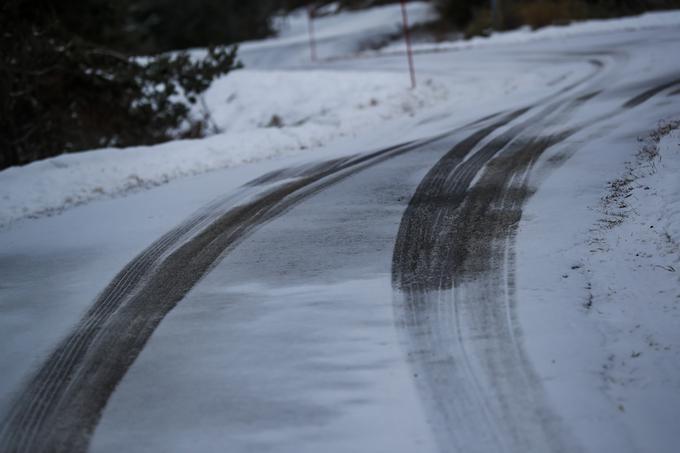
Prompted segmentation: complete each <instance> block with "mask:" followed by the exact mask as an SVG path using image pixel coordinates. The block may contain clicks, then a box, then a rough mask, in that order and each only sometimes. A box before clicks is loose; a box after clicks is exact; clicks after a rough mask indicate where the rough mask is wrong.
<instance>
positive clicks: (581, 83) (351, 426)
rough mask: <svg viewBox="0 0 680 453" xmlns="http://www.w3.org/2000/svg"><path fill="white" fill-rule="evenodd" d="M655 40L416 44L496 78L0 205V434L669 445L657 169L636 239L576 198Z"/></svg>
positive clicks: (670, 332) (47, 447) (285, 447)
mask: <svg viewBox="0 0 680 453" xmlns="http://www.w3.org/2000/svg"><path fill="white" fill-rule="evenodd" d="M331 37H332V36H329V39H331ZM287 46H288V44H285V43H283V44H282V45H281V48H279V49H274V51H277V52H278V54H277V55H278V56H279V57H280V56H281V55H282V54H284V53H285V52H284V51H283V49H285V48H287ZM265 47H266V46H265ZM678 48H680V28H678V27H668V26H667V27H661V28H658V29H653V30H638V31H629V32H610V33H602V34H599V35H589V36H585V37H576V36H573V37H569V38H568V39H566V38H565V39H564V40H559V41H550V42H533V43H522V44H516V45H504V46H502V47H498V48H495V47H493V46H486V47H484V48H480V49H468V50H461V51H457V52H453V53H446V52H437V53H432V54H428V53H424V54H421V55H419V56H418V59H417V61H416V63H417V65H418V68H419V73H420V74H421V77H427V75H431V76H437V77H446V76H447V75H451V76H452V77H453V75H454V74H455V75H456V77H457V78H458V79H459V80H463V81H462V82H461V84H462V86H461V89H462V90H463V91H464V90H465V86H466V85H465V82H464V81H465V80H466V79H467V80H468V81H469V84H470V86H474V87H475V88H478V87H479V86H480V81H481V82H483V83H487V84H489V86H488V90H489V91H490V92H494V93H498V94H497V95H496V96H494V97H493V98H489V97H484V96H481V95H480V96H476V95H475V93H476V92H473V94H472V95H470V96H469V97H468V98H466V99H465V100H464V102H457V103H449V104H447V105H445V106H441V107H437V108H436V109H430V110H426V111H423V112H420V113H419V114H414V115H413V116H406V117H404V118H402V119H400V120H398V121H394V122H390V123H384V124H382V125H381V126H380V127H376V128H375V130H372V131H367V132H366V133H365V134H364V135H361V136H357V137H345V138H344V139H341V140H337V141H334V142H332V143H331V144H329V145H327V146H325V147H323V148H320V149H319V150H318V152H316V153H313V154H312V153H310V154H305V155H297V156H294V157H287V158H279V159H272V160H269V161H265V162H260V163H256V164H251V165H243V166H241V167H239V168H233V169H224V170H219V171H214V172H212V173H209V174H205V175H200V176H193V177H189V178H184V179H179V180H176V181H172V182H170V183H168V184H166V185H164V186H161V187H156V188H154V189H151V190H147V191H140V192H138V193H135V194H132V195H129V196H127V197H125V198H117V199H111V200H104V201H98V202H95V203H92V204H89V205H85V206H80V207H76V208H73V209H71V210H68V211H66V212H64V213H62V214H60V215H57V216H53V217H47V218H40V219H24V220H21V221H18V222H16V223H14V224H12V225H11V226H9V227H7V228H5V229H3V230H2V231H0V275H2V280H1V281H0V313H1V314H2V316H1V317H0V335H1V337H0V340H1V343H0V344H2V346H0V369H1V370H2V380H1V381H0V417H1V418H0V419H1V420H2V426H1V428H0V450H1V451H3V452H5V451H7V452H84V451H92V452H119V451H130V452H157V451H162V452H214V451H229V452H247V451H258V452H265V451H273V452H319V451H323V452H348V451H352V452H367V453H369V452H370V453H374V452H414V451H418V452H466V453H468V452H503V451H504V452H602V451H617V452H644V451H655V452H669V453H670V452H674V451H676V448H677V445H678V443H679V442H680V437H679V434H678V431H677V428H676V421H677V420H678V417H680V365H679V363H680V362H679V359H680V357H679V356H678V354H679V352H680V338H679V336H680V334H678V332H680V329H677V326H678V321H680V315H679V313H678V310H677V308H678V304H679V303H680V302H679V301H680V288H679V286H680V285H678V280H677V278H678V277H677V273H676V272H677V271H678V270H680V266H678V263H677V261H678V260H677V253H678V249H677V247H676V248H673V247H675V246H674V245H673V244H676V245H677V244H678V243H680V242H678V240H680V238H678V237H677V235H678V229H677V227H676V226H674V224H673V222H672V219H677V212H676V211H677V209H678V208H679V207H680V202H678V192H679V191H678V190H677V189H678V187H677V184H675V185H674V183H673V181H672V179H673V178H672V175H673V174H674V173H673V172H674V170H660V171H659V173H658V176H656V178H657V179H654V178H655V176H654V175H655V174H656V173H650V174H645V175H644V176H640V178H642V179H640V181H641V182H640V183H639V184H640V186H641V188H640V191H643V190H644V187H648V188H650V187H651V189H650V190H658V193H659V194H660V197H662V198H661V199H662V200H663V203H664V204H663V206H665V207H666V208H663V209H662V208H656V209H655V208H654V207H653V205H652V204H651V203H646V204H645V206H646V208H645V209H646V210H643V206H639V209H638V211H639V212H642V213H643V215H644V216H645V217H629V218H631V219H636V220H635V222H638V223H640V224H642V227H643V228H645V234H646V235H647V236H641V237H642V239H641V242H639V243H638V242H634V243H630V244H629V242H628V239H627V238H629V237H637V236H638V233H637V229H636V227H635V226H634V225H635V223H634V222H633V221H629V223H625V220H624V221H622V222H619V223H616V222H613V223H612V224H609V223H607V224H606V225H605V226H604V227H603V226H602V222H601V220H602V219H600V217H601V216H602V215H604V214H602V213H601V212H599V211H598V209H599V206H600V205H599V203H600V198H601V197H602V196H605V195H606V192H607V190H608V189H607V188H608V187H610V186H611V184H610V186H608V185H607V182H608V181H612V180H615V179H616V178H619V177H621V175H622V174H625V172H626V171H638V170H635V169H633V170H631V168H632V167H631V165H633V164H631V162H632V161H634V160H635V156H636V153H637V152H638V151H639V150H640V146H641V145H640V144H639V143H638V141H637V139H636V138H637V137H638V136H647V135H649V134H650V133H651V132H652V131H654V130H655V129H656V128H657V127H658V122H659V120H661V119H669V118H677V117H678V116H680V60H679V59H678V58H677V49H678ZM263 49H264V48H258V49H257V57H258V58H259V59H262V61H265V60H266V61H267V65H269V64H270V63H271V61H273V60H272V59H269V58H265V56H266V55H269V56H272V55H273V54H266V53H265V50H263ZM245 51H246V57H247V48H246V50H245ZM295 55H297V54H295ZM272 58H273V57H272ZM288 64H290V65H293V66H294V65H295V64H296V63H295V60H294V59H293V60H291V61H290V62H289V63H288ZM403 65H404V61H403V58H402V57H397V56H383V57H380V58H372V59H369V58H363V59H361V60H357V61H352V60H338V61H335V62H333V63H329V62H326V63H324V67H330V68H332V69H335V70H352V71H353V73H356V72H357V71H369V70H380V71H395V72H396V71H402V70H403ZM405 77H406V76H405ZM483 83H482V86H483ZM669 137H671V139H662V146H661V145H660V147H661V148H663V150H664V151H663V153H664V154H663V156H666V157H665V158H666V159H670V162H677V160H678V159H680V153H677V150H676V148H675V145H674V142H673V141H672V140H677V139H678V135H677V133H674V135H670V136H669ZM669 140H671V141H669ZM678 146H680V145H678ZM674 153H675V154H674ZM676 154H677V155H676ZM673 159H675V160H673ZM659 165H661V164H659ZM674 165H675V164H674ZM669 168H671V169H674V168H680V167H678V166H677V165H676V166H671V167H669ZM627 169H628V170H627ZM644 178H647V179H644ZM659 178H662V179H659ZM631 181H633V179H631ZM657 183H658V187H657V186H655V184H657ZM629 184H632V182H629ZM642 186H644V187H642ZM631 190H632V189H631ZM641 193H642V192H641ZM622 196H623V197H625V194H624V195H622ZM631 198H632V197H631ZM636 198H637V199H639V200H644V198H642V195H640V196H639V197H637V196H636ZM625 199H626V200H628V198H625ZM629 202H630V203H633V201H632V200H630V201H629ZM621 203H623V201H621ZM626 203H628V202H626ZM617 206H621V204H618V203H617ZM621 209H623V208H621ZM665 211H669V212H665ZM636 212H637V211H636ZM639 212H637V215H638V216H639V215H640V214H639ZM634 214H635V213H629V214H627V215H628V216H634ZM665 215H669V216H671V217H668V219H670V220H668V219H666V220H668V221H667V222H666V223H664V218H665V217H664V216H665ZM652 217H653V220H654V224H653V225H652V226H655V225H666V226H667V228H666V230H665V231H666V233H667V236H668V239H667V241H666V242H667V243H668V244H670V245H667V246H664V247H665V248H663V249H662V250H661V249H657V248H655V245H654V244H655V242H654V241H655V240H656V239H657V236H650V234H651V233H649V230H651V229H653V228H650V225H648V223H650V222H648V220H650V219H651V218H652ZM605 220H606V219H605ZM598 222H600V223H598ZM621 224H622V225H624V226H623V227H622V228H623V229H620V230H616V229H614V228H615V227H617V226H619V225H621ZM594 225H600V227H599V228H600V229H598V228H596V227H595V226H594ZM617 232H618V233H617ZM617 234H618V236H617ZM659 237H660V236H659ZM664 237H665V236H664ZM606 241H609V242H610V243H609V245H608V246H607V247H604V246H603V245H602V244H604V243H605V242H606ZM612 241H619V242H618V243H616V244H611V242H612ZM626 244H628V245H626ZM650 244H651V245H650ZM617 247H618V249H619V250H620V251H621V253H620V256H619V255H617V254H616V253H614V252H612V251H611V249H616V248H617ZM638 249H639V250H640V251H641V252H643V253H644V254H645V259H649V260H651V261H649V262H644V263H643V262H638V261H636V260H637V259H638V258H639V255H640V253H638V257H637V258H636V257H635V255H634V253H636V252H635V250H638ZM607 253H609V255H608V254H607ZM647 255H651V256H652V257H653V259H652V258H649V257H648V256H647ZM609 259H616V260H619V261H617V263H618V262H620V263H626V264H625V265H623V264H622V265H612V264H611V263H610V264H607V263H608V260H609ZM640 259H641V258H640ZM636 266H637V267H636ZM656 266H658V267H656ZM638 272H643V274H641V275H646V276H649V278H650V279H651V278H654V280H653V281H654V285H651V286H645V282H644V281H643V282H639V284H636V280H635V276H636V275H638V274H636V273H638ZM617 273H619V274H618V275H617ZM648 281H650V280H648ZM642 297H644V298H647V299H648V300H645V301H644V302H645V304H646V305H645V309H644V310H641V309H640V305H639V304H640V298H642ZM655 301H658V302H659V303H656V304H655V303H653V302H655ZM650 302H651V303H650ZM635 326H637V327H635Z"/></svg>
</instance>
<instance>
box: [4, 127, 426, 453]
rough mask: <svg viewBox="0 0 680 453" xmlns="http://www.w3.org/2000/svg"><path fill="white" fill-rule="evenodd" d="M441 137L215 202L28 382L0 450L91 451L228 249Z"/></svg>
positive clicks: (126, 277)
mask: <svg viewBox="0 0 680 453" xmlns="http://www.w3.org/2000/svg"><path fill="white" fill-rule="evenodd" d="M435 139H439V137H437V138H435ZM432 141H434V139H433V140H424V141H420V142H417V143H407V144H404V145H400V146H396V147H392V148H388V149H385V150H381V151H377V152H374V153H371V154H368V155H364V156H360V157H355V158H351V159H349V160H342V161H338V160H334V161H329V162H328V163H327V164H326V165H319V166H313V167H310V168H309V169H307V170H309V171H302V172H298V173H299V174H301V175H302V176H300V177H298V178H297V179H294V180H292V181H288V182H286V183H283V184H280V185H278V186H276V187H274V188H272V189H270V190H268V191H265V192H264V193H263V194H262V195H261V196H259V197H256V198H255V199H253V200H251V201H248V202H246V203H244V204H241V205H239V206H236V207H232V208H231V209H227V208H226V206H228V205H229V203H227V202H225V201H218V202H216V203H213V204H212V205H210V206H209V207H208V208H206V209H204V210H202V211H201V212H200V213H199V214H198V215H196V216H195V217H194V218H192V219H190V220H188V221H187V222H185V223H183V224H182V225H180V226H179V227H177V228H175V229H174V230H172V231H171V232H169V233H167V234H166V235H164V236H163V237H162V238H161V239H159V240H158V241H156V242H155V243H154V244H152V245H151V246H150V247H149V248H148V249H146V250H145V251H144V252H142V253H141V254H140V255H139V256H138V257H137V258H135V259H134V260H133V261H131V262H130V263H129V264H128V265H127V266H126V267H125V268H124V269H123V270H122V271H121V272H120V273H119V274H118V275H117V276H116V277H115V278H114V280H113V281H112V282H111V283H110V284H109V285H108V286H107V287H106V289H105V290H104V291H103V292H102V293H101V295H100V296H99V297H98V299H97V300H96V301H95V303H94V305H93V306H92V308H91V309H90V310H88V312H87V313H86V314H85V315H84V316H83V318H82V319H81V321H80V322H79V323H78V325H77V326H76V327H75V329H74V331H73V332H72V333H71V334H70V335H69V336H68V337H66V338H65V339H64V340H63V341H62V342H61V344H60V345H59V346H58V347H57V348H56V349H55V351H54V352H53V353H52V354H51V355H50V356H49V357H48V359H47V360H46V362H45V363H44V364H43V365H42V366H41V367H40V369H38V371H37V373H36V374H35V375H34V377H33V378H32V379H31V380H30V381H29V382H28V384H27V385H26V387H25V388H24V389H23V392H22V393H21V394H20V395H19V396H18V399H17V400H16V402H15V404H14V406H13V407H12V409H11V410H10V412H9V414H8V415H7V417H6V419H5V420H4V421H3V428H2V431H1V432H0V450H1V451H3V452H8V453H9V452H84V451H86V450H87V447H88V444H89V438H90V436H91V434H92V432H93V430H94V428H95V427H96V425H97V423H98V421H99V418H100V415H101V412H102V411H103V409H104V407H105V406H106V403H107V401H108V399H109V397H110V396H111V394H112V393H113V391H114V389H115V388H116V386H117V384H118V383H119V382H120V380H121V379H122V378H123V376H124V375H125V373H126V372H127V370H128V369H129V367H130V366H131V365H132V363H133V362H134V361H135V359H136V358H137V356H138V355H139V353H140V352H141V350H142V349H143V347H144V345H145V344H146V342H147V341H148V339H149V338H150V336H151V334H152V333H153V331H154V330H155V329H156V327H157V326H158V325H159V323H160V322H161V321H162V319H163V318H164V317H165V315H167V313H168V312H169V311H170V310H172V308H174V307H175V306H176V304H177V303H178V302H179V301H180V300H181V299H182V298H183V297H184V295H185V294H186V293H187V292H188V291H189V290H190V289H191V288H192V287H193V286H194V285H195V284H196V283H197V282H198V281H199V280H200V279H201V278H202V276H203V275H205V274H206V273H207V272H208V271H209V270H210V269H211V267H212V266H213V265H214V264H215V263H216V261H217V260H219V259H220V257H221V256H223V254H224V253H226V252H228V251H229V250H230V249H232V248H233V247H235V246H236V245H237V244H238V243H239V242H240V241H242V240H243V239H245V238H246V237H247V236H248V235H249V234H251V233H252V232H253V231H255V230H256V229H257V228H258V227H259V226H261V225H263V224H264V223H266V222H268V221H270V220H272V219H274V218H276V217H278V216H280V215H282V214H284V213H285V212H287V211H288V210H289V209H291V208H292V207H294V206H295V205H296V204H298V203H300V202H301V201H303V200H304V199H306V198H308V197H310V196H312V195H314V194H315V193H318V192H319V191H321V190H324V189H325V188H327V187H329V186H331V185H333V184H335V183H337V182H339V181H341V180H343V179H345V178H347V177H349V176H351V175H352V174H354V173H356V172H358V171H361V170H363V169H365V168H368V167H369V166H372V165H376V164H378V163H380V162H383V161H385V160H387V159H390V158H393V157H396V156H398V155H400V154H403V153H405V152H408V151H411V150H413V149H416V148H419V147H421V146H425V145H426V144H428V143H431V142H432ZM298 173H296V174H298ZM274 179H276V178H274ZM231 198H232V197H230V199H231ZM232 201H233V200H232ZM225 210H226V212H225Z"/></svg>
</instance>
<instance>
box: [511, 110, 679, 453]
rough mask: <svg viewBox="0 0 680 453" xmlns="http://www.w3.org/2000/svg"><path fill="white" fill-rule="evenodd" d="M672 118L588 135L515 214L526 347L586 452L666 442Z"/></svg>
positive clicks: (673, 279) (672, 302)
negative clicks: (650, 128)
mask: <svg viewBox="0 0 680 453" xmlns="http://www.w3.org/2000/svg"><path fill="white" fill-rule="evenodd" d="M658 110H660V111H661V112H663V110H664V109H663V108H660V109H658ZM653 111H654V110H653V109H652V110H650V113H649V115H650V116H645V115H642V118H641V119H640V121H648V120H649V119H650V118H651V117H652V116H653V115H654V113H653ZM656 115H657V116H659V115H663V113H657V114H656ZM670 117H671V118H677V114H673V115H671V116H670ZM629 124H634V123H629ZM678 126H680V122H678V121H668V122H663V123H661V124H660V125H659V127H658V129H657V130H655V131H654V132H653V133H652V134H651V135H649V137H647V138H644V139H642V140H641V142H640V143H635V142H633V141H632V140H630V138H626V139H623V140H618V141H614V142H612V141H611V138H610V139H606V138H604V139H601V140H598V139H595V141H594V142H593V143H590V144H587V145H585V148H584V149H583V150H582V151H580V152H579V153H578V154H577V155H576V156H574V157H573V158H572V159H570V160H569V162H567V163H565V164H564V166H563V168H562V171H559V172H557V173H555V174H553V175H552V177H551V178H549V179H548V180H547V181H544V183H543V184H542V185H541V189H540V190H539V191H538V192H537V194H536V195H535V196H534V197H533V199H532V200H531V201H530V202H529V204H528V205H527V207H526V208H525V210H524V213H523V215H522V224H521V228H520V233H519V236H518V244H519V245H518V258H517V262H518V285H517V287H518V288H520V290H519V294H520V297H521V299H520V300H522V305H521V307H520V317H521V319H522V322H523V327H524V333H525V335H527V337H528V338H529V337H530V338H532V339H533V341H531V342H530V343H527V348H528V350H529V353H530V356H531V357H532V361H533V362H534V363H535V366H536V368H537V369H538V370H539V371H540V373H541V377H542V379H543V380H544V382H545V385H546V389H547V392H548V394H549V395H550V396H551V398H552V399H553V401H554V404H555V405H556V406H557V407H559V408H560V410H561V411H562V415H563V417H564V418H565V419H567V420H572V421H573V426H574V429H575V431H576V432H578V433H579V436H581V437H582V438H583V439H584V441H585V442H586V444H587V445H589V446H590V448H591V449H592V451H655V452H657V451H658V452H666V451H668V452H671V451H675V450H674V448H675V447H676V446H677V429H675V427H674V426H673V424H674V423H675V420H677V408H678V407H680V392H679V391H678V389H680V375H679V374H678V370H677V368H678V363H680V332H679V331H678V322H679V321H680V178H678V174H679V173H680V130H678V129H675V130H671V129H672V128H673V127H676V128H677V127H678ZM617 169H618V170H617ZM574 181H577V183H576V184H574ZM595 414H599V415H595ZM643 442H644V443H643Z"/></svg>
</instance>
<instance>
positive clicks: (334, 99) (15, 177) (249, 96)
mask: <svg viewBox="0 0 680 453" xmlns="http://www.w3.org/2000/svg"><path fill="white" fill-rule="evenodd" d="M447 96H448V92H447V90H446V88H445V87H444V86H443V85H441V84H439V83H435V82H432V81H430V82H429V83H424V84H422V85H421V86H419V87H418V89H417V90H415V91H411V90H410V89H408V81H407V80H406V79H405V78H404V76H403V75H402V74H397V75H395V74H389V73H370V72H361V73H351V72H331V71H306V72H295V71H272V72H265V71H249V70H241V71H236V72H232V73H230V74H229V75H228V76H226V77H224V78H222V79H219V80H217V81H216V82H215V83H214V84H213V86H212V87H211V88H210V89H209V90H208V92H207V93H206V96H205V101H206V105H207V107H208V109H209V110H210V111H211V112H212V116H213V118H214V121H215V123H216V125H217V127H218V128H219V130H220V131H221V133H219V134H217V135H213V136H210V137H207V138H204V139H197V140H180V141H173V142H169V143H164V144H160V145H155V146H144V147H132V148H125V149H115V148H108V149H101V150H95V151H87V152H82V153H75V154H67V155H62V156H59V157H55V158H51V159H46V160H42V161H39V162H34V163H31V164H29V165H25V166H22V167H14V168H9V169H6V170H4V171H2V172H0V187H1V188H2V191H1V192H2V195H1V196H0V226H1V225H6V224H8V223H10V222H12V221H14V220H17V219H19V218H22V217H30V216H37V215H43V214H48V213H51V212H57V211H60V210H62V209H64V208H66V207H69V206H73V205H77V204H81V203H84V202H87V201H90V200H93V199H97V198H102V197H110V196H115V195H119V194H122V193H125V192H127V191H130V190H135V189H141V188H146V187H151V186H155V185H159V184H163V183H166V182H168V181H170V180H173V179H175V178H178V177H180V176H187V175H195V174H199V173H203V172H206V171H210V170H214V169H219V168H226V167H231V166H234V165H239V164H243V163H247V162H255V161H259V160H263V159H269V158H273V157H276V156H279V155H283V154H292V153H297V152H300V151H302V150H307V149H312V148H316V147H319V146H321V145H322V144H324V143H327V142H328V141H330V140H332V139H333V138H337V137H340V136H343V135H348V134H355V133H361V131H365V130H366V129H367V128H371V127H373V126H375V125H376V124H379V123H380V122H383V121H386V120H389V119H391V118H395V117H398V116H403V115H406V114H413V113H414V112H416V111H418V110H419V109H422V108H425V107H427V106H430V105H433V104H435V103H437V102H443V101H445V100H446V99H447Z"/></svg>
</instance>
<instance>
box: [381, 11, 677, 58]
mask: <svg viewBox="0 0 680 453" xmlns="http://www.w3.org/2000/svg"><path fill="white" fill-rule="evenodd" d="M662 27H680V11H666V12H656V13H646V14H642V15H640V16H634V17H624V18H620V19H604V20H587V21H582V22H575V23H572V24H569V25H561V26H557V25H556V26H549V27H543V28H540V29H537V30H531V28H530V27H522V28H520V29H518V30H513V31H507V32H500V33H493V34H492V35H491V36H488V37H474V38H472V39H469V40H461V41H442V42H438V43H418V44H414V45H413V50H414V52H437V51H453V50H464V49H472V48H479V47H485V46H496V45H503V44H521V43H526V42H533V41H542V40H555V39H564V38H568V37H572V36H583V35H588V34H599V33H610V32H618V31H635V30H645V29H653V28H662ZM401 52H405V46H404V44H403V43H402V42H394V43H392V44H390V45H389V46H385V47H383V48H382V49H380V50H379V51H377V52H375V53H379V54H391V53H401ZM371 53H373V52H371Z"/></svg>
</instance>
